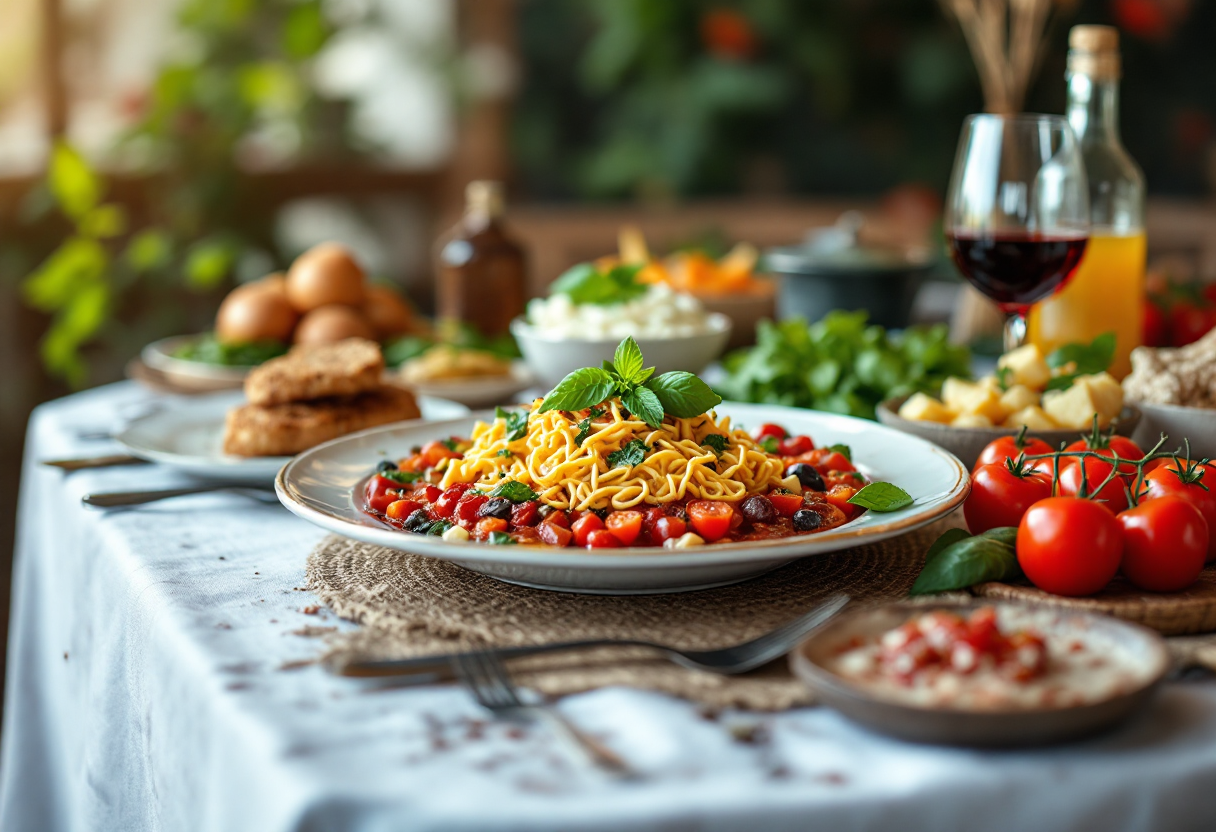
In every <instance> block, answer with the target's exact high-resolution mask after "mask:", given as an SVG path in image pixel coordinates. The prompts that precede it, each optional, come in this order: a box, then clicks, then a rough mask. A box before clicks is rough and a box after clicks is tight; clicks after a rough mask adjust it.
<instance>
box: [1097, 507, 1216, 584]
mask: <svg viewBox="0 0 1216 832" xmlns="http://www.w3.org/2000/svg"><path fill="white" fill-rule="evenodd" d="M1119 524H1120V525H1121V526H1122V527H1123V565H1122V566H1121V567H1120V569H1121V571H1122V572H1123V574H1124V575H1125V576H1126V577H1127V579H1128V580H1129V581H1131V582H1132V583H1133V584H1135V585H1136V586H1138V587H1140V588H1141V589H1147V590H1148V591H1150V592H1177V591H1178V590H1180V589H1185V588H1186V587H1188V586H1190V585H1191V584H1193V583H1195V580H1196V579H1197V578H1198V577H1199V573H1200V572H1202V571H1203V564H1204V561H1205V560H1207V556H1208V542H1209V535H1208V523H1207V521H1206V520H1204V519H1203V515H1202V514H1200V513H1199V509H1197V508H1196V507H1195V506H1194V505H1193V504H1191V503H1190V502H1189V501H1188V500H1186V499H1185V498H1183V497H1178V496H1174V495H1172V494H1166V495H1163V496H1161V497H1157V498H1155V499H1152V500H1146V501H1144V502H1142V503H1141V504H1140V505H1138V506H1136V507H1135V508H1129V509H1128V510H1127V511H1125V512H1123V513H1122V514H1120V515H1119Z"/></svg>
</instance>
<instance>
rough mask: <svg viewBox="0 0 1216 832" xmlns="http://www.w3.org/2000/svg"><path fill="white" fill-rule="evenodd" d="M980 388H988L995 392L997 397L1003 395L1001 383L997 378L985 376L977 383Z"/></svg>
mask: <svg viewBox="0 0 1216 832" xmlns="http://www.w3.org/2000/svg"><path fill="white" fill-rule="evenodd" d="M976 384H978V385H979V386H980V387H987V388H988V389H989V390H995V391H996V392H997V395H1000V393H1001V383H1000V381H998V380H997V377H996V376H984V377H983V378H981V379H980V380H979V381H977V382H976Z"/></svg>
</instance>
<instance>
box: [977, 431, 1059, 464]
mask: <svg viewBox="0 0 1216 832" xmlns="http://www.w3.org/2000/svg"><path fill="white" fill-rule="evenodd" d="M1054 450H1055V448H1053V447H1051V446H1050V445H1048V444H1047V443H1046V442H1044V441H1043V440H1042V439H1036V438H1035V437H1033V436H1027V435H1026V430H1025V428H1023V429H1022V432H1021V433H1019V434H1017V435H1016V436H1002V437H1000V438H999V439H993V440H992V441H991V442H989V443H988V444H987V446H985V448H984V450H982V451H980V456H979V459H977V460H976V461H975V465H974V466H972V468H971V471H972V473H974V472H976V471H978V470H979V469H980V468H981V467H983V466H985V465H993V464H998V465H999V464H1003V463H1004V462H1005V460H1007V459H1012V460H1016V459H1017V458H1018V457H1019V456H1020V455H1022V454H1025V455H1026V456H1040V455H1041V454H1049V453H1051V452H1052V451H1054ZM1050 461H1051V460H1048V462H1050Z"/></svg>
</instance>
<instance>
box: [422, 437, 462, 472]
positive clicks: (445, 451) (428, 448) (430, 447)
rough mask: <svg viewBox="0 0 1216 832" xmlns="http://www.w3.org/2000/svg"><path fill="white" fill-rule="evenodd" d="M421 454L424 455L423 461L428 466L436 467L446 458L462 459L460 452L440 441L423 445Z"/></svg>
mask: <svg viewBox="0 0 1216 832" xmlns="http://www.w3.org/2000/svg"><path fill="white" fill-rule="evenodd" d="M419 456H421V457H422V462H423V464H424V465H426V467H427V468H434V467H435V466H436V465H438V464H439V463H440V461H441V460H444V459H460V454H458V453H456V452H455V451H453V450H452V449H451V448H449V447H448V446H447V445H445V444H443V443H442V442H439V441H435V442H428V443H426V444H425V445H423V446H422V451H421V453H420V454H419Z"/></svg>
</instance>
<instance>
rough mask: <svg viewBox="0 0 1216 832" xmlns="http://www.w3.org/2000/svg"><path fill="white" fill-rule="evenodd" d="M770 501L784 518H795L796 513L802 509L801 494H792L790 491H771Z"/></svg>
mask: <svg viewBox="0 0 1216 832" xmlns="http://www.w3.org/2000/svg"><path fill="white" fill-rule="evenodd" d="M768 499H769V502H771V503H772V504H773V508H775V509H777V513H778V514H780V515H781V516H783V517H793V516H794V512H795V511H797V510H798V509H800V508H802V495H801V494H791V493H790V492H788V491H784V492H783V491H770V492H769V494H768Z"/></svg>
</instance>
